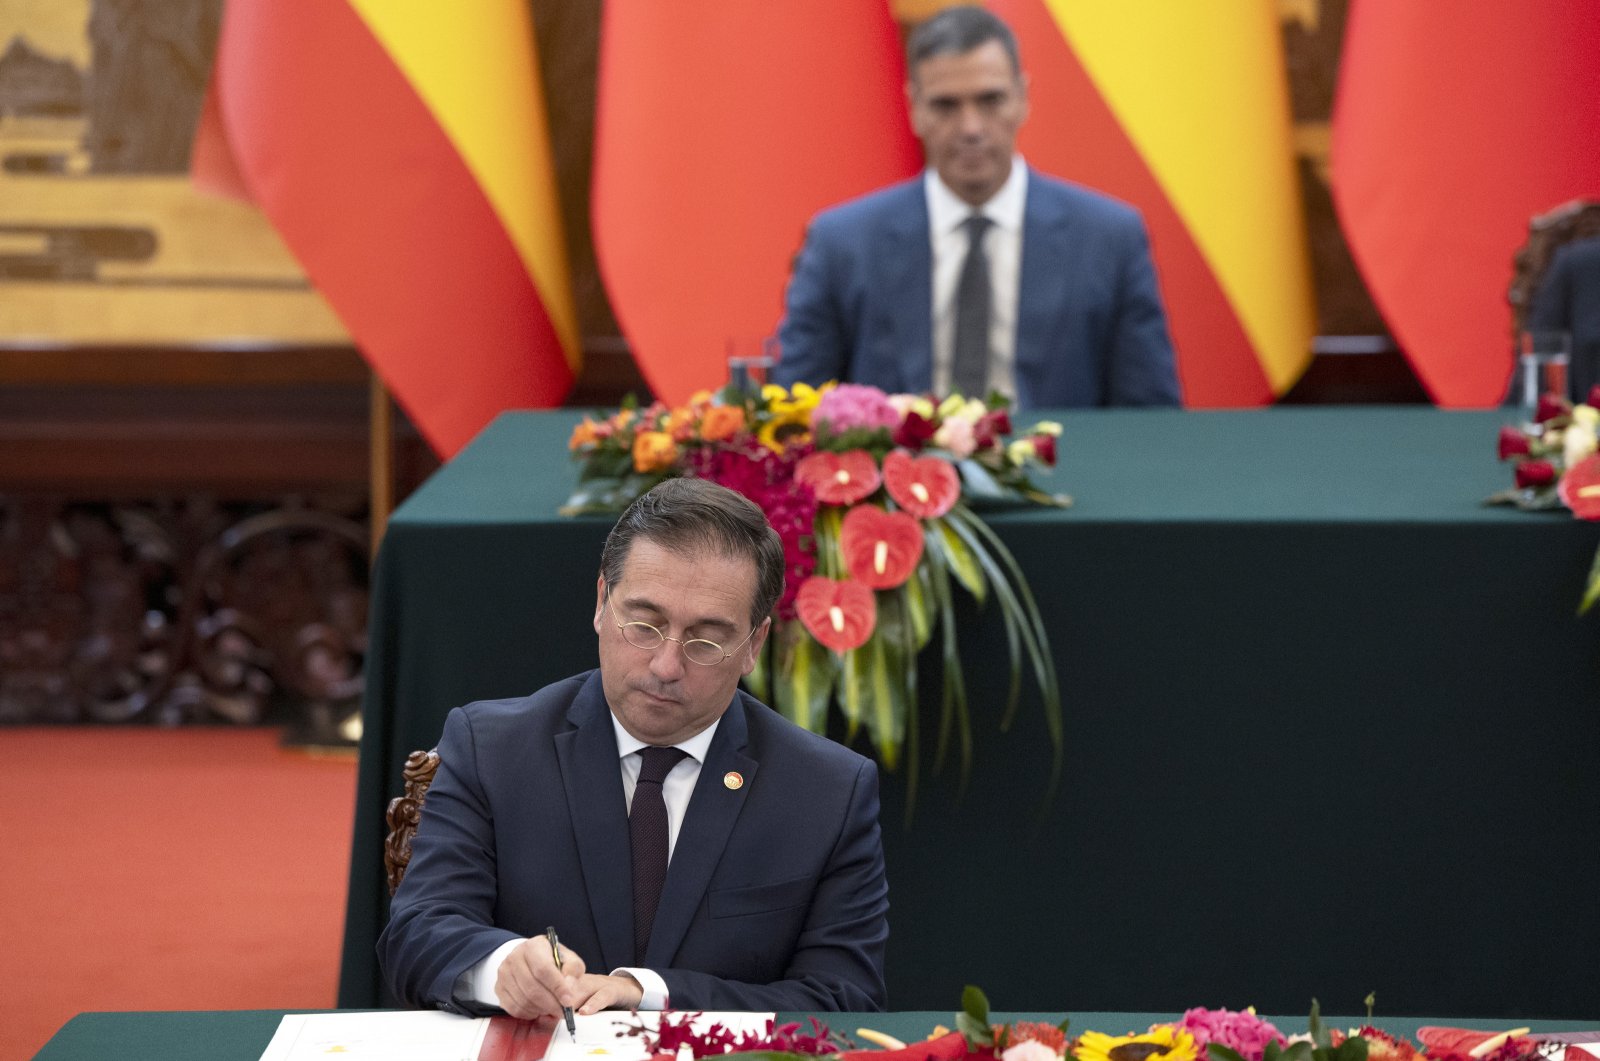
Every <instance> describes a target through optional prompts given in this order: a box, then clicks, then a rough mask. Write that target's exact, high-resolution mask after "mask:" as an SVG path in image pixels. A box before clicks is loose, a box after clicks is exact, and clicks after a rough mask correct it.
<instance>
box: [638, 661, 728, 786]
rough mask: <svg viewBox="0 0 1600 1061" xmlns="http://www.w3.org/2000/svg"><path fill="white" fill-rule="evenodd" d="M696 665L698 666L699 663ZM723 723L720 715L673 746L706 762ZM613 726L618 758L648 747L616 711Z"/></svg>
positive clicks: (699, 761) (698, 760)
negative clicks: (623, 723)
mask: <svg viewBox="0 0 1600 1061" xmlns="http://www.w3.org/2000/svg"><path fill="white" fill-rule="evenodd" d="M694 665H695V666H698V664H694ZM729 710H730V711H731V710H732V708H729ZM721 724H722V716H720V715H718V716H717V719H716V721H714V722H712V723H711V725H709V726H707V727H706V728H705V729H703V730H701V731H700V732H699V733H696V734H695V735H694V736H692V737H690V738H689V739H688V740H686V741H680V742H679V743H677V744H674V745H673V747H674V748H679V749H681V750H682V751H684V752H686V753H687V754H688V755H689V757H690V758H692V759H693V760H694V761H695V762H697V763H704V762H705V761H706V752H708V751H710V750H711V738H712V737H714V736H715V735H716V732H717V727H718V726H720V725H721ZM611 728H612V729H613V730H614V731H616V734H617V758H619V759H620V758H622V757H623V756H625V755H632V754H633V753H634V752H636V751H638V750H639V749H640V748H645V747H648V745H647V744H645V742H644V741H642V740H640V739H639V738H638V737H635V736H634V735H633V734H631V733H629V732H628V731H627V730H625V729H623V728H622V723H621V722H618V721H617V716H616V713H615V712H613V713H612V714H611Z"/></svg>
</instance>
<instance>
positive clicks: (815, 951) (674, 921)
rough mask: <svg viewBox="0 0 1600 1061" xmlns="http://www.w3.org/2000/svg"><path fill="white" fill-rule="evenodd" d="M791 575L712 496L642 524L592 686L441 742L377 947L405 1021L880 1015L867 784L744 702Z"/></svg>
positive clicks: (602, 612)
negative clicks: (642, 1013)
mask: <svg viewBox="0 0 1600 1061" xmlns="http://www.w3.org/2000/svg"><path fill="white" fill-rule="evenodd" d="M783 563H784V561H783V547H782V544H781V543H780V541H779V539H778V535H777V533H776V532H775V531H773V529H772V528H771V527H770V526H769V525H768V524H767V521H766V518H765V517H764V516H763V515H762V514H761V510H760V509H759V508H757V507H756V506H755V505H754V504H752V503H751V502H749V501H748V500H746V499H745V498H743V497H741V496H739V495H738V494H736V493H734V492H732V491H730V490H727V489H724V488H723V487H720V486H717V485H715V484H713V483H710V482H707V481H705V480H700V479H671V480H668V481H667V482H664V483H662V484H661V485H660V486H657V487H656V488H655V489H654V490H651V491H650V492H649V493H647V494H645V495H644V496H642V497H641V498H639V499H638V500H636V501H635V502H634V503H633V504H632V505H630V506H629V507H628V509H627V511H626V512H624V513H623V515H622V517H621V519H619V520H618V521H617V525H616V527H614V528H613V529H612V531H611V534H610V536H609V537H608V538H607V539H606V544H605V549H604V551H603V553H602V554H601V561H600V576H599V578H598V579H597V581H596V586H595V609H594V629H595V633H596V634H597V635H598V636H599V649H600V668H599V670H596V671H589V672H587V673H584V674H579V675H577V676H575V677H573V678H569V679H567V680H565V681H561V682H557V683H556V684H554V685H551V686H547V687H546V688H544V689H541V690H540V691H539V692H536V693H534V694H533V695H532V696H527V697H522V698H520V699H514V700H497V701H487V702H482V703H475V704H469V705H467V706H466V707H463V708H457V709H456V710H454V711H452V712H451V713H450V716H449V718H448V719H447V720H446V722H445V728H444V736H443V737H442V738H441V739H440V742H439V756H440V764H439V772H438V775H437V777H436V778H435V780H434V783H433V786H432V788H431V789H430V790H429V792H428V796H427V800H426V802H425V804H424V807H423V812H422V820H421V824H420V825H419V827H418V829H417V834H416V838H415V841H414V842H413V845H412V858H411V863H410V866H409V867H408V869H407V871H406V875H405V879H404V881H403V882H402V883H401V886H400V889H399V891H398V892H397V893H396V895H395V898H394V904H393V910H392V916H391V919H390V921H389V925H388V927H387V928H386V929H385V930H384V932H383V935H382V937H381V938H380V939H379V941H378V956H379V960H380V962H381V964H382V966H383V969H384V973H385V975H386V976H387V977H388V979H389V982H390V984H391V985H392V986H393V988H394V990H395V992H396V994H397V995H398V997H399V998H400V999H401V1000H402V1001H404V1002H406V1003H407V1004H410V1005H416V1006H438V1007H441V1008H444V1009H450V1010H454V1011H457V1012H468V1013H490V1012H494V1011H495V1010H497V1009H501V1010H504V1011H506V1012H507V1013H510V1014H511V1015H512V1016H516V1017H522V1018H533V1017H538V1016H541V1015H546V1014H556V1013H559V1012H560V1011H561V1008H562V1007H563V1006H571V1007H573V1008H574V1009H576V1010H578V1011H579V1012H582V1013H593V1012H596V1011H598V1010H601V1009H606V1008H641V1009H662V1008H666V1007H667V1006H668V1004H669V1002H670V1005H671V1006H672V1007H673V1008H675V1009H686V1010H707V1009H711V1010H815V1011H838V1010H845V1011H854V1010H876V1009H882V1008H883V1006H884V983H883V949H884V943H885V940H886V939H887V938H888V931H889V930H888V921H887V912H888V906H889V901H888V885H887V883H886V881H885V875H884V864H883V846H882V841H881V837H880V834H879V830H878V774H877V767H876V766H875V765H874V764H873V763H872V762H870V761H869V760H867V759H864V758H862V757H861V756H859V755H857V754H856V753H854V752H852V751H850V750H848V749H846V748H844V747H843V746H841V745H838V744H835V743H833V742H831V741H828V740H826V739H824V738H822V737H819V736H817V735H815V734H812V733H809V732H806V731H805V730H802V729H800V728H799V727H797V726H795V725H793V724H792V723H790V722H788V721H786V720H785V719H783V718H782V717H780V716H779V715H777V714H776V713H775V712H773V711H772V710H770V709H769V708H767V707H766V706H764V705H763V704H761V703H760V702H758V701H757V700H755V699H754V698H753V697H750V696H748V695H747V694H745V693H743V692H741V691H740V690H739V688H738V683H739V678H740V676H741V675H744V674H748V673H750V670H751V668H752V667H753V666H754V664H755V660H756V653H757V652H758V651H759V649H760V647H761V644H762V642H763V641H764V640H765V638H766V636H767V631H768V629H769V628H770V626H771V618H770V615H771V612H772V608H773V606H774V604H775V603H776V602H777V599H778V597H779V596H780V594H781V593H782V591H783ZM536 647H537V646H530V649H536ZM547 927H550V928H554V929H555V931H556V932H557V933H558V935H559V937H560V940H561V943H562V947H561V951H562V956H563V959H564V960H563V961H562V963H561V964H560V967H559V968H558V966H557V963H556V961H555V960H554V958H553V954H552V948H551V944H550V943H549V942H548V941H547V939H546V937H545V931H546V928H547Z"/></svg>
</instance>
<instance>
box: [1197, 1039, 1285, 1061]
mask: <svg viewBox="0 0 1600 1061" xmlns="http://www.w3.org/2000/svg"><path fill="white" fill-rule="evenodd" d="M1268 1045H1269V1046H1277V1045H1278V1044H1277V1043H1269V1044H1268ZM1206 1052H1207V1053H1209V1054H1210V1055H1211V1061H1244V1055H1243V1054H1241V1053H1239V1051H1237V1050H1235V1049H1234V1048H1233V1047H1231V1046H1223V1045H1222V1044H1221V1043H1207V1044H1206Z"/></svg>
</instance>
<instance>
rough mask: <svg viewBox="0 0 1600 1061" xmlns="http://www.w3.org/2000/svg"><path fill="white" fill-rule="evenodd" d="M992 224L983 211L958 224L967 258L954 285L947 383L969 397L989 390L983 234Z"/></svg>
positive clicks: (987, 292) (987, 293)
mask: <svg viewBox="0 0 1600 1061" xmlns="http://www.w3.org/2000/svg"><path fill="white" fill-rule="evenodd" d="M993 223H994V222H992V221H990V220H989V219H988V218H986V217H984V216H983V215H982V214H973V215H972V216H971V217H969V218H967V219H966V220H965V221H963V222H962V223H961V227H962V228H965V229H966V230H967V240H968V242H967V258H966V261H964V262H963V263H962V265H961V279H960V281H959V282H958V283H957V284H956V328H955V344H954V356H953V358H952V359H951V363H950V385H951V387H952V389H954V390H956V391H959V392H960V393H961V394H962V395H964V396H965V397H968V398H983V397H986V396H987V395H988V393H989V385H988V384H989V300H990V287H989V257H988V255H986V254H985V253H984V251H983V234H984V232H986V231H987V230H988V228H989V226H990V225H991V224H993Z"/></svg>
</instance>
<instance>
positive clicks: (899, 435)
mask: <svg viewBox="0 0 1600 1061" xmlns="http://www.w3.org/2000/svg"><path fill="white" fill-rule="evenodd" d="M938 430H939V423H938V421H937V420H930V419H928V418H927V417H926V416H923V415H922V414H921V413H919V412H916V411H915V410H912V411H908V412H907V413H906V416H905V419H904V420H901V421H900V426H899V427H897V428H895V429H894V444H895V445H897V446H904V447H905V448H906V449H909V450H920V449H922V447H924V446H926V445H927V444H928V443H929V441H931V440H932V438H933V436H934V433H935V432H937V431H938Z"/></svg>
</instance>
